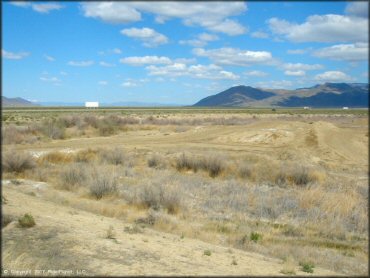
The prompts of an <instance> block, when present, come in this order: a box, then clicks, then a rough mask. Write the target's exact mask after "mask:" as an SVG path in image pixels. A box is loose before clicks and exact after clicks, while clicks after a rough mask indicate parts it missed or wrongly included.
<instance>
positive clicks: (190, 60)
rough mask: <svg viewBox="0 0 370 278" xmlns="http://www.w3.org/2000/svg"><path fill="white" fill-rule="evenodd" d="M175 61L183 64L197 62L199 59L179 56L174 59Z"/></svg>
mask: <svg viewBox="0 0 370 278" xmlns="http://www.w3.org/2000/svg"><path fill="white" fill-rule="evenodd" d="M174 62H175V63H181V64H195V63H196V62H197V59H195V58H177V59H175V60H174Z"/></svg>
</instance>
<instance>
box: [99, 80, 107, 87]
mask: <svg viewBox="0 0 370 278" xmlns="http://www.w3.org/2000/svg"><path fill="white" fill-rule="evenodd" d="M98 84H99V85H101V86H106V85H108V82H107V81H104V80H102V81H99V82H98Z"/></svg>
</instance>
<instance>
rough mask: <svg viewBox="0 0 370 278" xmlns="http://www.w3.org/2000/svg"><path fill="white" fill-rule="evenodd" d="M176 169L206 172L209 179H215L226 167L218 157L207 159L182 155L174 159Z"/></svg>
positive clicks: (213, 156) (208, 157)
mask: <svg viewBox="0 0 370 278" xmlns="http://www.w3.org/2000/svg"><path fill="white" fill-rule="evenodd" d="M175 166H176V169H177V170H178V171H181V170H193V171H194V172H197V171H198V170H199V169H201V170H204V171H207V172H208V174H209V176H210V177H212V178H213V177H216V176H218V175H220V174H221V172H222V171H224V170H225V168H226V166H225V164H224V163H223V161H222V159H221V158H220V157H217V156H215V155H211V156H207V157H195V156H193V157H189V156H187V155H185V154H184V153H183V154H182V155H180V156H179V157H178V158H177V159H176V165H175Z"/></svg>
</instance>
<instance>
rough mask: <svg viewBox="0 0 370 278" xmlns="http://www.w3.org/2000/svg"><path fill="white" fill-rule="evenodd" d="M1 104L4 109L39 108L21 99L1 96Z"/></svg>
mask: <svg viewBox="0 0 370 278" xmlns="http://www.w3.org/2000/svg"><path fill="white" fill-rule="evenodd" d="M1 104H2V106H3V107H29V106H38V104H36V103H34V102H31V101H29V100H25V99H23V98H20V97H15V98H8V97H4V96H1Z"/></svg>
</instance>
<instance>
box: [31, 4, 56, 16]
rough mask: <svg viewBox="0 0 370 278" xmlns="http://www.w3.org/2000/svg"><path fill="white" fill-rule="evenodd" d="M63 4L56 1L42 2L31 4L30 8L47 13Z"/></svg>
mask: <svg viewBox="0 0 370 278" xmlns="http://www.w3.org/2000/svg"><path fill="white" fill-rule="evenodd" d="M62 8H63V6H62V5H60V4H56V3H43V4H32V9H33V10H34V11H36V12H39V13H45V14H47V13H49V12H50V11H53V10H60V9H62Z"/></svg>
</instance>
